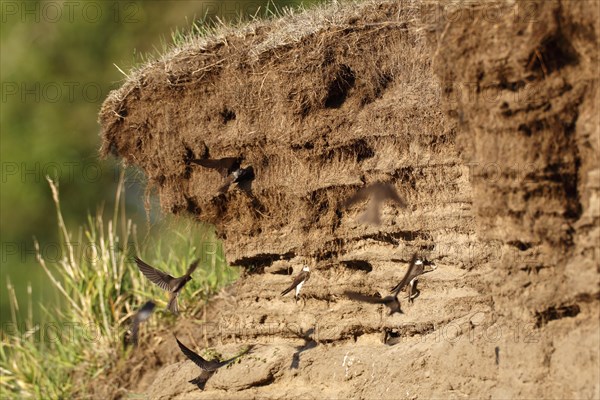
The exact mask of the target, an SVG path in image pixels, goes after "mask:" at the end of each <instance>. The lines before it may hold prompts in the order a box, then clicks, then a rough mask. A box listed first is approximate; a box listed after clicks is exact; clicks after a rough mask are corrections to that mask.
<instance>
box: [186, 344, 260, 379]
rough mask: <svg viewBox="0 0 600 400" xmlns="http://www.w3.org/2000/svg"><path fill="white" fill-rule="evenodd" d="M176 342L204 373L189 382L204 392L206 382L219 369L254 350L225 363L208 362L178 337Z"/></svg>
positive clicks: (246, 351) (248, 349) (244, 352)
mask: <svg viewBox="0 0 600 400" xmlns="http://www.w3.org/2000/svg"><path fill="white" fill-rule="evenodd" d="M175 340H176V341H177V344H178V345H179V348H180V349H181V352H182V353H183V354H184V355H185V356H186V357H187V358H188V360H190V361H192V362H193V363H194V364H196V365H197V366H198V367H200V369H201V370H202V372H201V373H200V375H198V376H197V377H196V378H194V379H192V380H191V381H189V382H190V383H193V384H194V385H197V386H198V389H200V390H204V386H205V385H206V382H207V381H208V379H209V378H210V377H211V376H212V375H213V374H214V373H215V372H216V371H217V370H218V369H219V368H221V367H224V366H226V365H227V364H230V363H231V362H233V361H235V360H236V359H238V358H239V357H241V356H243V355H244V354H246V353H248V352H249V351H250V349H251V348H252V347H251V346H250V347H248V348H247V349H246V350H244V351H243V352H242V353H241V354H238V355H237V356H235V357H232V358H230V359H229V360H225V361H216V360H211V361H207V360H205V359H204V358H202V357H200V355H198V354H196V353H195V352H193V351H192V350H190V349H189V348H187V347H186V346H185V345H184V344H183V343H181V342H180V341H179V339H177V337H175Z"/></svg>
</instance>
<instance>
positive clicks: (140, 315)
mask: <svg viewBox="0 0 600 400" xmlns="http://www.w3.org/2000/svg"><path fill="white" fill-rule="evenodd" d="M154 307H156V304H154V302H153V301H147V302H146V303H145V304H144V305H143V306H142V307H141V308H140V309H139V310H138V312H136V313H135V315H134V316H133V321H132V322H131V334H130V336H129V343H131V344H133V345H134V346H137V344H138V332H139V330H140V324H141V323H142V322H144V321H146V320H147V319H148V318H150V316H151V315H152V311H154Z"/></svg>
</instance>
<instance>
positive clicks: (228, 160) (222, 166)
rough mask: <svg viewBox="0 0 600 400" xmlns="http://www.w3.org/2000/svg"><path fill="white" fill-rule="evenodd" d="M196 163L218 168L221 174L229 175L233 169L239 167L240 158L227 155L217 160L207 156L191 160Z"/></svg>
mask: <svg viewBox="0 0 600 400" xmlns="http://www.w3.org/2000/svg"><path fill="white" fill-rule="evenodd" d="M191 162H193V163H194V164H198V165H202V166H203V167H206V168H211V169H216V170H218V171H219V172H220V173H221V175H223V176H227V174H229V172H230V171H231V170H234V169H237V168H239V166H240V159H239V158H237V157H225V158H218V159H215V160H212V159H209V158H205V159H196V160H191Z"/></svg>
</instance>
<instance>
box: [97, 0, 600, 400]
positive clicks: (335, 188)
mask: <svg viewBox="0 0 600 400" xmlns="http://www.w3.org/2000/svg"><path fill="white" fill-rule="evenodd" d="M592 9H595V10H596V11H597V5H596V3H593V2H571V1H565V2H550V1H549V2H546V1H540V2H532V1H527V2H516V3H514V4H509V3H504V2H502V3H485V2H484V3H481V4H473V3H468V4H466V5H460V6H457V5H456V4H455V3H435V4H433V3H429V2H408V3H407V2H402V3H396V2H385V1H375V2H366V3H362V4H360V5H358V6H357V5H345V6H331V7H330V8H327V9H324V10H319V11H314V12H308V13H306V14H302V15H298V16H295V17H290V18H284V19H282V20H277V21H271V22H264V23H259V24H255V25H252V26H250V27H247V28H243V29H238V30H233V31H231V32H226V33H224V34H222V35H220V36H214V37H211V38H207V39H202V40H196V41H192V42H190V43H189V44H188V45H185V46H183V47H181V48H179V49H177V50H175V51H173V52H171V53H169V54H167V55H165V56H164V57H163V59H162V60H159V61H155V62H152V63H150V64H148V65H147V66H145V67H144V68H143V69H141V70H140V71H138V72H136V73H135V74H133V75H132V77H131V79H130V80H129V81H128V82H126V83H125V84H124V85H123V87H122V88H121V89H119V90H118V91H115V92H113V93H111V95H110V96H109V98H108V99H107V100H106V102H105V104H104V106H103V108H102V111H101V114H100V121H101V124H102V127H103V133H102V135H103V140H104V144H103V149H104V152H105V153H108V152H112V153H113V154H114V155H116V156H118V157H121V158H123V160H124V161H125V162H127V163H128V164H133V165H136V166H137V167H139V168H140V169H141V170H142V171H143V172H144V173H145V175H146V176H147V178H148V185H149V187H150V188H152V189H153V190H156V191H157V192H158V195H159V197H160V201H161V206H162V208H163V210H164V211H165V212H173V213H181V212H187V213H189V214H190V215H191V216H192V217H195V218H198V219H200V220H202V221H208V222H211V223H213V224H215V226H216V228H217V231H218V232H219V234H220V235H221V236H222V238H223V239H224V243H225V247H226V249H227V256H228V260H229V261H230V263H231V264H233V265H239V266H241V267H244V268H245V271H246V274H245V275H244V277H243V278H242V279H241V280H240V281H239V282H238V283H237V284H236V285H235V286H234V287H233V288H231V289H230V290H229V291H228V292H227V293H224V294H223V296H221V298H219V299H217V300H216V301H215V304H214V305H213V307H212V308H211V309H210V310H209V319H208V321H209V324H208V325H206V324H205V325H204V327H203V329H198V328H195V326H196V324H195V322H194V321H189V320H187V321H186V320H182V321H181V322H180V323H179V325H178V328H177V331H178V332H179V333H178V334H179V335H184V337H188V338H196V339H197V340H198V341H199V342H198V343H200V344H202V343H210V344H211V345H222V346H223V347H220V348H222V349H223V351H224V353H225V354H226V355H228V354H229V353H230V352H234V351H235V348H236V346H234V345H233V344H232V343H234V342H239V341H240V339H241V341H244V342H257V343H260V344H261V345H260V346H258V347H257V348H256V349H255V350H254V352H253V354H252V355H251V356H247V357H246V358H245V359H243V360H242V361H241V362H240V363H238V364H235V365H232V366H231V367H229V368H228V369H226V370H223V371H220V372H218V373H217V374H216V375H215V376H214V377H213V378H212V379H211V380H210V381H209V383H208V384H207V388H206V391H205V392H204V393H202V394H200V392H198V391H197V389H195V388H194V387H193V386H192V385H190V384H188V383H187V382H186V379H187V380H189V379H192V378H193V377H194V376H195V375H194V374H195V373H196V371H195V368H196V367H194V366H192V365H189V364H191V363H187V362H181V360H183V357H182V356H181V355H180V354H178V352H177V351H175V350H174V349H176V347H174V346H176V345H175V343H174V340H173V339H172V337H171V336H170V334H168V333H165V335H164V340H162V336H161V335H160V334H159V335H158V336H157V339H156V340H155V341H154V342H153V345H152V346H154V347H153V348H152V351H151V352H150V350H149V353H151V354H152V355H151V356H146V357H145V362H146V367H145V368H143V369H142V371H144V373H143V374H142V375H143V379H142V381H141V383H139V384H137V386H136V385H135V384H132V383H127V382H128V381H127V379H125V380H124V381H123V383H122V385H123V386H126V387H129V389H131V390H133V391H146V393H147V394H149V395H150V396H151V397H155V398H165V399H167V398H197V397H203V396H205V397H207V398H230V397H240V398H247V397H249V396H250V397H265V396H266V397H278V398H286V397H298V396H301V397H307V398H322V397H348V396H350V397H361V398H371V397H384V398H405V397H407V398H417V397H422V398H430V397H436V396H437V397H448V396H454V397H457V398H458V397H465V396H476V397H483V396H486V397H489V396H492V397H503V398H506V397H584V398H588V397H590V398H592V397H598V396H600V390H599V386H598V383H597V382H598V378H599V376H598V363H599V361H598V360H599V357H598V346H599V345H600V341H599V330H598V318H597V317H598V311H599V308H598V299H599V298H598V289H599V287H598V272H599V263H598V260H599V259H600V257H599V256H600V255H599V254H598V252H599V250H598V241H599V236H600V233H599V232H600V230H599V227H598V222H599V217H600V210H599V205H598V201H599V200H598V195H599V190H600V185H599V183H598V182H599V179H600V169H599V164H598V158H597V153H598V146H599V141H600V131H599V126H598V119H597V116H596V115H597V113H598V107H597V101H598V96H597V92H598V90H597V87H598V86H597V85H598V74H597V72H598V71H597V69H598V68H597V66H598V52H597V43H598V41H597V32H598V28H599V27H598V24H599V23H598V21H597V20H596V19H595V18H594V13H593V12H591V11H590V10H592ZM205 156H210V157H212V158H219V157H227V156H240V157H243V158H244V162H243V165H252V166H253V168H254V170H255V174H256V179H255V180H254V181H253V183H252V195H248V193H247V192H244V191H242V190H239V189H238V188H235V187H232V188H231V189H230V190H229V191H228V192H227V193H226V194H224V195H219V193H218V192H217V190H218V188H219V187H220V186H221V184H222V178H221V177H220V175H219V174H218V173H217V172H215V171H212V170H209V169H205V168H202V167H200V166H196V165H192V164H191V163H190V160H191V159H194V158H201V157H205ZM376 181H384V182H389V183H390V184H392V185H394V186H395V187H396V189H397V190H398V192H399V193H401V194H402V196H403V197H404V198H405V199H406V201H407V203H408V207H407V208H405V209H402V208H397V207H394V206H392V205H388V206H386V207H385V208H384V210H383V216H382V225H381V226H369V225H363V224H361V223H359V222H357V216H358V215H359V214H360V212H361V210H362V207H361V206H360V205H357V206H353V207H351V208H349V209H347V208H344V207H343V206H342V204H343V202H344V200H345V199H346V198H347V197H348V196H349V195H350V194H352V193H354V192H355V191H356V190H357V189H358V188H360V187H362V186H364V185H365V184H368V183H371V182H376ZM415 251H418V252H420V253H421V254H423V255H425V256H427V257H428V258H429V259H431V260H433V261H434V262H435V263H436V264H437V266H438V269H437V270H436V271H435V272H433V273H431V274H428V275H425V276H424V277H423V278H422V279H421V281H420V287H419V288H420V289H421V295H420V297H419V298H417V300H416V301H415V303H414V304H413V305H408V303H407V302H406V300H405V299H404V298H402V304H403V309H404V314H400V315H399V314H396V315H394V316H387V315H386V314H385V313H383V312H382V311H381V310H380V309H378V308H377V307H376V306H373V305H368V304H361V303H356V302H352V301H350V300H348V299H347V298H345V297H344V296H343V294H342V293H343V291H344V290H360V291H362V292H364V293H368V294H374V293H377V292H379V293H381V294H386V293H387V292H388V291H389V289H390V288H391V287H392V286H393V285H394V284H395V283H397V282H398V281H399V279H401V277H402V275H403V273H404V272H405V270H406V265H407V262H408V260H409V259H410V256H411V255H412V253H413V252H415ZM304 263H306V264H309V265H310V266H311V267H312V276H311V278H310V280H309V282H307V284H306V285H305V287H304V289H303V293H304V296H305V301H303V302H300V303H298V304H295V303H294V301H293V299H292V298H291V297H289V298H281V297H280V296H279V293H280V292H281V290H283V289H284V288H285V287H286V286H287V285H288V284H289V282H290V279H291V277H290V276H289V274H290V273H291V270H292V269H294V273H297V272H298V271H299V269H300V266H301V265H302V264H304ZM290 296H291V295H290ZM198 323H200V322H198ZM200 324H201V323H200ZM201 325H202V324H201ZM311 329H312V331H311ZM307 331H309V332H311V333H312V336H311V337H312V338H313V339H314V340H315V342H312V341H306V340H305V339H303V338H302V335H303V334H304V333H306V332H307ZM385 332H387V337H388V344H387V345H386V344H383V343H382V337H383V334H384V333H385ZM201 340H202V341H201ZM148 357H150V358H152V360H153V362H150V363H148ZM176 361H179V362H178V363H176ZM567 366H568V367H567ZM160 367H162V369H161V368H160ZM138 373H139V371H138ZM188 375H189V376H188ZM121 379H123V377H121Z"/></svg>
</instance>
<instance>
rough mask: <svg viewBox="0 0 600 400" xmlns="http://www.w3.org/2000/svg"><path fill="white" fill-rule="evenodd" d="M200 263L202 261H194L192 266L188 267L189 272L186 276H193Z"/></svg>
mask: <svg viewBox="0 0 600 400" xmlns="http://www.w3.org/2000/svg"><path fill="white" fill-rule="evenodd" d="M199 262H200V259H196V260H194V261H192V263H191V264H190V266H189V267H188V269H187V271H186V273H185V275H186V276H189V275H191V274H192V273H193V272H194V271H195V270H196V268H197V267H198V263H199Z"/></svg>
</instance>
